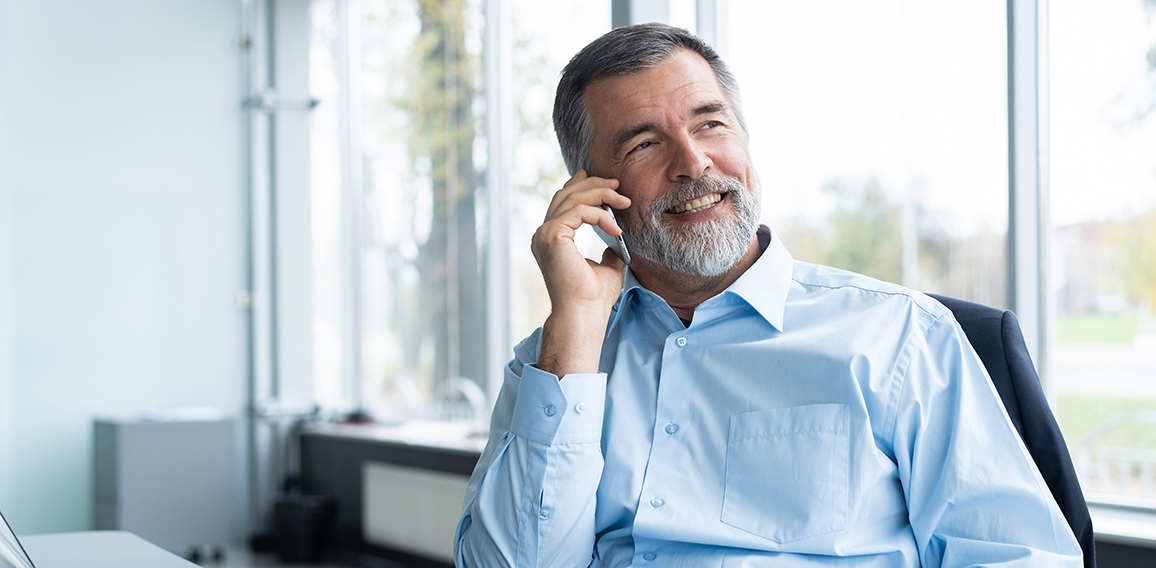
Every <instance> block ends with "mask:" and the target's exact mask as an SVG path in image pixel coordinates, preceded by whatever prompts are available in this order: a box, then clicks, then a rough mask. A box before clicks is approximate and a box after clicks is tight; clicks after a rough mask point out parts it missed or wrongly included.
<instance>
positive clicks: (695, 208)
mask: <svg viewBox="0 0 1156 568" xmlns="http://www.w3.org/2000/svg"><path fill="white" fill-rule="evenodd" d="M723 195H724V194H722V193H712V194H710V195H704V196H702V197H699V198H698V199H693V200H691V201H689V202H687V203H683V204H682V205H675V206H674V207H671V208H670V209H667V210H666V212H667V213H671V214H674V215H681V214H683V213H698V212H699V211H705V210H707V209H710V207H711V206H713V205H714V204H716V203H718V202H719V201H722V199H723Z"/></svg>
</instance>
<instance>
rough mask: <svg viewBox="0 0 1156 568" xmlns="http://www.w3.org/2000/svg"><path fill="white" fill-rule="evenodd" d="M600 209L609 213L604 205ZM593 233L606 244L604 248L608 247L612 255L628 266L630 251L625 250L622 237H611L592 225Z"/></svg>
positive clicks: (607, 206) (600, 228) (607, 207)
mask: <svg viewBox="0 0 1156 568" xmlns="http://www.w3.org/2000/svg"><path fill="white" fill-rule="evenodd" d="M602 208H603V209H605V210H607V211H610V206H609V205H606V204H605V203H603V204H602ZM594 232H595V233H598V237H599V238H600V239H602V242H604V243H606V246H608V247H610V250H612V251H614V254H617V255H618V258H621V259H622V262H625V263H626V264H628V265H629V264H630V251H628V250H626V240H625V239H623V238H622V235H618V236H617V237H612V236H610V234H609V233H607V232H606V231H603V230H602V227H599V226H598V225H594Z"/></svg>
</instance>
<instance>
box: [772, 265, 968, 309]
mask: <svg viewBox="0 0 1156 568" xmlns="http://www.w3.org/2000/svg"><path fill="white" fill-rule="evenodd" d="M791 288H792V289H791V294H790V296H789V299H788V303H789V304H794V305H815V306H821V308H822V310H823V311H824V312H827V313H832V314H839V315H842V316H846V317H854V316H855V315H857V314H870V315H872V316H873V317H881V316H887V315H888V314H889V317H891V318H904V319H906V318H915V319H918V320H921V321H923V322H925V325H930V324H931V323H933V322H935V321H937V320H939V319H941V318H942V317H943V316H945V315H948V314H950V313H951V311H950V310H948V309H947V308H946V307H944V306H943V304H941V303H940V302H939V301H937V300H936V299H934V298H932V297H930V296H928V295H926V294H924V293H922V292H920V291H918V290H912V289H911V288H907V287H905V286H901V285H899V284H893V283H890V282H884V281H882V280H878V279H875V278H871V277H870V276H865V275H863V274H859V273H856V272H851V271H849V270H842V269H839V268H833V267H830V266H823V265H819V264H811V263H808V262H802V261H798V260H796V261H795V263H794V269H793V272H792V286H791Z"/></svg>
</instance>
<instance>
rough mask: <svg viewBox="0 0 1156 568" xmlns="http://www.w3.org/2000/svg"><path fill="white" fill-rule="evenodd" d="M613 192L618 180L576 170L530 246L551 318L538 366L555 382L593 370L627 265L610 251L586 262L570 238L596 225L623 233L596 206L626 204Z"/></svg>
mask: <svg viewBox="0 0 1156 568" xmlns="http://www.w3.org/2000/svg"><path fill="white" fill-rule="evenodd" d="M616 189H618V180H615V179H605V178H599V177H588V176H587V175H586V171H585V170H578V172H577V173H576V174H574V177H572V178H570V181H567V182H566V185H565V186H563V187H562V189H561V190H559V191H558V193H555V194H554V198H553V199H552V200H550V207H549V208H548V209H547V210H546V219H545V221H544V222H543V223H542V226H541V227H538V230H537V231H536V232H535V233H534V238H533V241H532V242H531V244H530V249H531V250H532V251H533V252H534V259H535V260H537V262H538V267H539V268H540V269H541V270H542V277H543V278H544V279H545V281H546V290H547V292H549V294H550V317H548V318H546V323H545V325H544V326H543V329H542V349H541V352H540V355H539V357H538V363H537V367H538V368H539V369H542V370H543V371H547V372H550V373H554V374H555V375H557V376H558V377H559V378H561V377H562V376H563V375H566V374H570V373H595V372H597V371H598V358H599V356H600V354H601V351H602V336H603V334H604V333H605V331H606V321H607V319H608V318H609V317H610V310H611V308H613V307H614V302H615V300H617V299H618V294H619V292H620V291H621V289H622V270H623V268H625V266H626V265H625V263H623V262H622V259H620V258H618V256H617V255H616V254H614V252H612V251H611V250H610V249H606V251H605V252H603V253H602V262H594V261H593V260H590V259H587V258H586V257H584V256H582V253H581V252H579V251H578V247H577V245H576V244H575V243H574V235H575V234H576V233H577V232H578V229H579V228H581V227H582V225H598V226H599V227H601V228H602V230H604V231H606V232H607V233H609V234H610V235H619V234H621V233H622V230H621V229H620V228H619V227H618V224H617V223H615V221H614V216H613V215H612V214H611V213H610V212H609V211H606V210H605V209H602V207H601V205H602V204H603V203H605V204H607V205H609V206H610V207H613V208H615V209H625V208H627V207H629V206H630V199H629V198H627V197H626V196H624V195H620V194H619V193H618V192H617V191H615V190H616Z"/></svg>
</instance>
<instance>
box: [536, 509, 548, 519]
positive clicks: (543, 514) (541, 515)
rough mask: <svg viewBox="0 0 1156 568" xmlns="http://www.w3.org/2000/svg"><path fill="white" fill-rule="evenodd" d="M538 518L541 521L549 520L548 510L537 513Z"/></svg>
mask: <svg viewBox="0 0 1156 568" xmlns="http://www.w3.org/2000/svg"><path fill="white" fill-rule="evenodd" d="M538 518H539V519H542V520H543V521H548V520H550V509H542V510H541V511H538Z"/></svg>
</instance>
